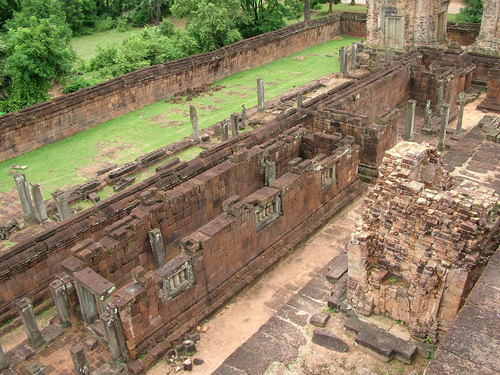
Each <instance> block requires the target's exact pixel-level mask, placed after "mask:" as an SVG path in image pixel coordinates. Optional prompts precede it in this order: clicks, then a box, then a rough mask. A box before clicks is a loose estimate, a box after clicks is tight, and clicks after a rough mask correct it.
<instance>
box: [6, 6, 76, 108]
mask: <svg viewBox="0 0 500 375" xmlns="http://www.w3.org/2000/svg"><path fill="white" fill-rule="evenodd" d="M52 21H53V16H52V17H51V18H50V19H41V20H38V19H37V18H36V17H34V16H32V17H30V19H29V27H20V28H18V29H15V30H14V29H11V30H10V31H9V33H8V35H7V49H6V51H7V56H8V57H7V60H6V63H5V74H7V75H8V76H9V77H10V78H11V81H12V83H11V85H10V87H9V97H8V99H7V101H6V109H7V110H8V111H15V110H18V109H20V108H23V107H26V106H30V105H33V104H36V103H40V102H42V101H44V100H47V99H49V95H48V91H49V90H50V88H51V86H52V82H53V80H58V79H60V78H61V77H63V76H64V75H65V74H67V73H69V71H70V70H71V68H72V66H73V62H74V60H75V53H74V51H73V49H72V47H71V44H70V38H69V35H68V33H67V30H65V29H64V27H60V26H59V25H58V24H57V23H54V22H52Z"/></svg>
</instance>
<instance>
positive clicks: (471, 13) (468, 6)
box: [458, 0, 483, 23]
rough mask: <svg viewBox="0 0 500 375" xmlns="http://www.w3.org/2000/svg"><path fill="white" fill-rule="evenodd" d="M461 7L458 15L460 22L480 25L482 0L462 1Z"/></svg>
mask: <svg viewBox="0 0 500 375" xmlns="http://www.w3.org/2000/svg"><path fill="white" fill-rule="evenodd" d="M462 3H463V5H464V6H463V7H462V8H460V12H459V13H458V20H459V21H460V22H474V23H481V20H482V19H483V2H482V0H462Z"/></svg>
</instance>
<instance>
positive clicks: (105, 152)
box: [0, 37, 359, 198]
mask: <svg viewBox="0 0 500 375" xmlns="http://www.w3.org/2000/svg"><path fill="white" fill-rule="evenodd" d="M358 40H359V39H355V38H349V37H344V39H343V40H335V41H330V42H327V43H323V44H320V45H317V46H314V47H311V48H308V49H306V50H303V51H301V52H299V53H296V54H294V55H291V56H288V57H284V58H281V59H279V60H276V61H274V62H272V63H270V64H267V65H264V66H261V67H257V68H254V69H250V70H246V71H243V72H241V73H238V74H235V75H233V76H230V77H226V78H223V79H221V80H220V81H218V82H215V84H220V85H223V86H226V88H225V89H223V90H221V91H216V92H213V96H210V95H208V94H203V95H201V96H200V97H198V98H195V99H193V101H192V102H187V103H185V104H170V103H166V102H165V101H164V100H161V101H159V102H157V103H154V104H151V105H148V106H146V107H144V108H142V109H139V110H136V111H134V112H130V113H128V114H126V115H124V116H121V117H119V118H116V119H113V120H110V121H107V122H105V123H103V124H100V125H97V126H95V127H93V128H92V129H89V130H87V131H84V132H81V133H79V134H76V135H74V136H72V137H70V138H67V139H64V140H61V141H58V142H56V143H53V144H51V145H47V146H44V147H41V148H39V149H36V150H34V151H31V152H29V153H26V154H24V155H21V156H18V157H16V158H13V159H10V160H7V161H5V162H2V163H0V171H1V173H0V191H1V192H6V191H10V190H11V189H12V188H13V187H14V180H13V178H12V176H9V175H7V173H8V172H9V170H10V169H11V166H12V165H15V164H17V165H27V166H28V169H26V170H24V171H23V173H25V174H26V177H27V179H28V181H29V182H31V183H33V184H35V183H38V184H40V185H41V187H42V193H43V196H44V197H45V198H49V197H50V194H51V193H52V192H53V191H55V189H56V188H59V189H66V188H68V187H70V186H74V185H77V184H79V183H83V182H85V181H87V180H89V179H90V178H92V177H94V176H95V170H96V168H97V167H100V166H103V165H105V164H107V163H116V164H123V163H125V162H128V161H132V160H133V159H135V158H136V157H138V156H140V155H142V154H144V153H147V152H149V151H152V150H155V149H157V148H159V147H162V146H165V145H167V144H169V143H172V142H175V141H177V140H180V139H182V138H184V137H186V136H189V135H190V134H191V131H192V130H191V124H190V122H189V104H192V105H194V106H196V108H197V112H198V117H199V124H200V128H202V129H203V128H206V127H208V126H210V125H213V124H214V123H216V122H218V121H221V120H223V119H225V118H227V117H229V115H230V114H231V113H233V112H238V111H241V105H242V104H245V105H246V107H247V108H250V107H253V106H255V105H257V94H256V80H257V78H263V79H264V81H265V87H266V98H267V99H270V98H272V97H275V96H278V95H281V94H282V93H283V92H285V91H288V90H290V89H292V88H294V87H296V86H300V85H303V84H306V83H308V82H310V81H312V80H314V79H316V78H319V77H321V76H323V75H325V74H328V73H331V72H338V71H339V61H338V59H337V58H335V57H327V56H326V55H327V54H330V55H331V54H334V53H336V52H337V51H338V50H339V48H340V46H342V45H349V44H351V43H352V42H353V41H358ZM298 55H301V56H304V60H294V59H293V57H295V56H298ZM199 151H200V150H199V149H195V150H194V151H188V152H186V153H187V154H188V155H190V156H191V157H192V156H193V153H194V154H196V153H197V152H199ZM96 166H97V167H96Z"/></svg>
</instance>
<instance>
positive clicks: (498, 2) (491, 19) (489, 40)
mask: <svg viewBox="0 0 500 375" xmlns="http://www.w3.org/2000/svg"><path fill="white" fill-rule="evenodd" d="M467 50H468V51H473V52H478V53H481V54H484V55H490V56H496V57H500V0H488V1H483V17H482V20H481V30H480V31H479V36H478V37H477V39H476V42H475V43H474V44H473V45H471V46H469V47H468V48H467Z"/></svg>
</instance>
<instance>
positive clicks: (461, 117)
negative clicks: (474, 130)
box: [456, 92, 465, 134]
mask: <svg viewBox="0 0 500 375" xmlns="http://www.w3.org/2000/svg"><path fill="white" fill-rule="evenodd" d="M458 100H459V102H460V110H459V111H458V120H457V131H456V134H460V133H461V132H462V122H463V120H464V109H465V92H461V93H460V94H458Z"/></svg>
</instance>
